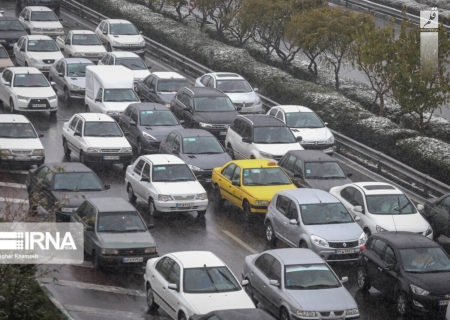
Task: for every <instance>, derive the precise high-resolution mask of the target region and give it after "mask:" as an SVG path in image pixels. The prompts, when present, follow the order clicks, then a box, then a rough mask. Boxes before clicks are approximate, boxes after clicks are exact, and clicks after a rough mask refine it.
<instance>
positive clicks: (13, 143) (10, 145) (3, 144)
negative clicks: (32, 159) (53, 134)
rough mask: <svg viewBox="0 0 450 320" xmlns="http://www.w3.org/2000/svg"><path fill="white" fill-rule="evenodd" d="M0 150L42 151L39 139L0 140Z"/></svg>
mask: <svg viewBox="0 0 450 320" xmlns="http://www.w3.org/2000/svg"><path fill="white" fill-rule="evenodd" d="M0 148H1V149H14V150H29V149H44V147H43V146H42V143H41V140H40V139H39V138H33V139H16V138H14V139H5V138H0Z"/></svg>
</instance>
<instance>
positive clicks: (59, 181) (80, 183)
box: [53, 172, 103, 191]
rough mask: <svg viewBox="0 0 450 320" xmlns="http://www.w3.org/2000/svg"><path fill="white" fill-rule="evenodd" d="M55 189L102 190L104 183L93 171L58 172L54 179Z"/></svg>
mask: <svg viewBox="0 0 450 320" xmlns="http://www.w3.org/2000/svg"><path fill="white" fill-rule="evenodd" d="M53 190H55V191H100V190H103V186H102V183H101V182H100V180H99V179H98V177H97V176H96V175H95V174H94V173H93V172H57V173H55V175H54V179H53Z"/></svg>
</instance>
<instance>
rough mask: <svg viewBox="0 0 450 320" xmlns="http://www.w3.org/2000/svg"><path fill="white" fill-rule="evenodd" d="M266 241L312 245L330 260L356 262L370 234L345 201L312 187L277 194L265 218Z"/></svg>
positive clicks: (304, 245)
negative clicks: (353, 216) (355, 218)
mask: <svg viewBox="0 0 450 320" xmlns="http://www.w3.org/2000/svg"><path fill="white" fill-rule="evenodd" d="M264 223H265V231H266V232H265V234H266V240H267V241H268V242H270V243H271V244H275V241H276V239H277V238H278V239H280V240H282V241H284V242H285V243H287V244H288V245H290V246H292V247H299V248H310V249H311V250H313V251H315V252H316V253H317V254H318V255H319V256H321V257H322V258H323V259H325V260H327V261H356V260H358V258H359V250H360V247H361V246H363V245H364V244H365V243H366V240H367V237H366V235H365V233H364V232H363V230H362V229H361V227H360V226H359V225H358V223H357V222H356V221H355V220H354V219H353V218H352V216H351V215H350V214H349V212H348V211H347V209H346V208H345V207H344V205H342V203H341V202H340V201H339V200H338V199H337V198H335V197H334V196H333V195H331V194H330V193H328V192H326V191H323V190H319V189H309V188H299V189H290V190H283V191H280V192H278V193H277V194H275V196H274V197H273V199H272V201H271V202H270V205H269V207H268V210H267V213H266V217H265V221H264Z"/></svg>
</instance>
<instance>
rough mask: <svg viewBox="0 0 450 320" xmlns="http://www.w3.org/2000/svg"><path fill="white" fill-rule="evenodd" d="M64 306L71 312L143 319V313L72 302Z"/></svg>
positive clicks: (115, 317)
mask: <svg viewBox="0 0 450 320" xmlns="http://www.w3.org/2000/svg"><path fill="white" fill-rule="evenodd" d="M64 308H65V309H66V310H67V311H71V312H82V313H89V314H98V315H102V316H109V317H111V318H112V319H136V320H142V319H143V314H139V313H134V312H129V311H121V310H113V309H102V308H95V307H87V306H77V305H73V304H66V305H64Z"/></svg>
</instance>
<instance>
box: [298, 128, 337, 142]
mask: <svg viewBox="0 0 450 320" xmlns="http://www.w3.org/2000/svg"><path fill="white" fill-rule="evenodd" d="M291 131H292V133H293V134H294V136H295V137H302V142H315V141H326V140H327V139H329V138H330V137H331V136H332V134H331V131H330V129H328V128H327V127H323V128H291Z"/></svg>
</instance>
